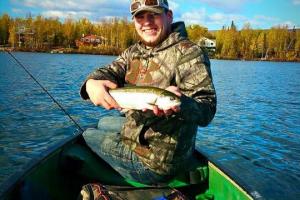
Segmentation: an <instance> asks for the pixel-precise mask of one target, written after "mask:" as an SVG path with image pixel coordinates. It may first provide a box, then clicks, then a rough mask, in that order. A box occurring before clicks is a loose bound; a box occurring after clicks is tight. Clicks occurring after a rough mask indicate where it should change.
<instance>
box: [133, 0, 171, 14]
mask: <svg viewBox="0 0 300 200" xmlns="http://www.w3.org/2000/svg"><path fill="white" fill-rule="evenodd" d="M164 9H167V10H169V4H168V1H167V0H131V4H130V12H131V14H132V16H133V17H134V16H135V15H136V14H138V13H140V12H141V11H150V12H154V13H163V11H164Z"/></svg>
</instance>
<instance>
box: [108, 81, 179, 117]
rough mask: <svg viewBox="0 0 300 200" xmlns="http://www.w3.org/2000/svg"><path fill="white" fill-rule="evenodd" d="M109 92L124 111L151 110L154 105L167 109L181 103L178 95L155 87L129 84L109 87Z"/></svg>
mask: <svg viewBox="0 0 300 200" xmlns="http://www.w3.org/2000/svg"><path fill="white" fill-rule="evenodd" d="M109 93H110V95H111V96H112V97H113V98H114V100H115V101H116V102H117V103H118V105H119V106H120V107H121V108H122V109H124V110H125V111H128V110H144V109H149V110H153V107H154V106H157V107H158V108H159V109H161V110H168V109H171V108H172V107H174V106H180V104H181V101H180V97H178V96H177V95H175V94H174V93H172V92H170V91H167V90H165V89H161V88H157V87H150V86H129V87H121V88H116V89H110V90H109Z"/></svg>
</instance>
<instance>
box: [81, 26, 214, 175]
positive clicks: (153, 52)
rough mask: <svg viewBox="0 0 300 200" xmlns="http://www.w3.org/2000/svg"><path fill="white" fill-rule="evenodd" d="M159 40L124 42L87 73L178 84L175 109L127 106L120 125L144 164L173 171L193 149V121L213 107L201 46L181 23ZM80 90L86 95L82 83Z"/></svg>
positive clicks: (202, 119)
mask: <svg viewBox="0 0 300 200" xmlns="http://www.w3.org/2000/svg"><path fill="white" fill-rule="evenodd" d="M172 28H173V32H172V33H171V34H170V35H169V37H168V38H167V39H166V40H165V41H163V42H162V43H161V44H160V45H158V46H157V47H155V48H153V49H147V48H146V47H145V46H144V45H143V44H142V43H141V42H139V43H137V44H135V45H133V46H131V47H129V48H128V49H127V50H125V52H124V53H123V54H122V55H120V56H119V57H118V58H117V59H116V60H115V61H114V62H113V63H112V64H110V65H108V66H106V67H104V68H103V67H100V68H98V69H97V70H95V71H94V72H93V73H91V74H90V75H89V76H88V78H87V80H88V79H97V80H111V81H113V82H115V83H117V84H118V86H119V87H122V86H124V85H125V84H131V85H137V86H154V87H159V88H167V87H168V86H170V85H174V86H177V87H179V88H180V90H181V92H182V93H183V96H182V98H181V102H182V104H181V111H180V112H179V113H177V114H174V115H172V116H169V117H156V116H154V114H153V113H152V112H150V111H149V112H141V111H133V110H131V111H129V112H127V113H126V118H127V120H126V122H125V124H124V126H123V129H122V130H121V135H122V138H123V142H124V143H125V144H127V145H128V146H129V147H130V148H131V149H132V151H134V152H135V153H136V154H137V155H138V157H139V159H140V160H141V161H142V162H143V163H144V164H145V166H146V167H148V168H149V169H151V170H153V171H155V172H156V173H158V174H175V173H177V171H178V170H182V168H185V167H186V166H185V163H187V162H189V159H191V157H192V152H193V151H194V148H195V147H194V146H195V139H196V133H197V127H198V126H206V125H207V124H208V123H209V122H210V121H211V120H212V119H213V117H214V115H215V112H216V94H215V89H214V86H213V82H212V76H211V71H210V62H209V59H208V57H207V55H206V54H205V53H204V51H203V50H202V49H201V48H200V47H199V46H197V45H196V44H194V43H192V42H191V41H189V40H188V39H187V37H186V30H185V26H184V23H182V22H179V23H175V24H173V25H172ZM81 95H82V97H83V98H84V99H88V95H87V93H86V90H85V84H83V86H82V88H81Z"/></svg>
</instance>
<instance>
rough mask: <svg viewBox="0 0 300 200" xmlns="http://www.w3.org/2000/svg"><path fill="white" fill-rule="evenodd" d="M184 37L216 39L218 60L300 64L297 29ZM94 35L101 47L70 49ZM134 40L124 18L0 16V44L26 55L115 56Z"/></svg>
mask: <svg viewBox="0 0 300 200" xmlns="http://www.w3.org/2000/svg"><path fill="white" fill-rule="evenodd" d="M187 32H188V36H189V38H190V39H191V40H192V41H194V42H196V43H198V42H199V40H200V39H201V38H202V37H206V38H209V39H212V40H215V41H216V48H215V49H214V51H213V54H211V55H213V56H214V57H215V58H219V59H245V60H258V59H259V60H282V61H300V30H299V29H289V28H288V26H277V27H273V28H271V29H268V30H260V29H252V28H251V25H250V24H249V23H248V24H245V25H244V27H243V28H242V29H241V30H237V27H236V26H235V24H234V22H232V23H231V25H230V26H228V27H225V26H224V27H222V29H221V30H218V31H213V32H211V31H208V29H207V28H206V27H203V26H201V25H189V26H187ZM89 34H94V35H98V36H101V37H103V38H106V40H105V42H104V43H103V44H101V45H98V46H97V47H95V46H81V47H79V48H75V40H77V39H80V38H81V36H82V35H89ZM137 40H138V37H137V35H136V33H135V29H134V25H133V23H132V22H131V21H128V20H127V18H109V19H103V20H101V21H99V22H98V23H92V22H91V21H90V20H88V19H86V18H82V19H79V20H74V19H72V18H67V19H65V20H64V21H61V20H59V18H45V17H43V16H40V15H39V16H36V17H32V16H31V15H30V14H29V15H28V16H26V17H25V18H11V17H10V16H9V15H7V14H3V15H2V16H1V17H0V45H1V46H9V47H13V48H16V49H18V50H26V51H49V50H51V49H55V48H64V49H66V50H68V49H69V50H70V52H79V53H98V54H113V55H116V54H119V53H120V52H122V51H123V50H124V49H126V48H127V47H129V46H130V45H132V44H133V43H135V42H136V41H137Z"/></svg>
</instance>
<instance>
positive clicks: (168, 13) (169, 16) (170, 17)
mask: <svg viewBox="0 0 300 200" xmlns="http://www.w3.org/2000/svg"><path fill="white" fill-rule="evenodd" d="M167 19H168V22H169V23H170V24H171V23H172V22H173V12H172V10H168V12H167Z"/></svg>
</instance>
